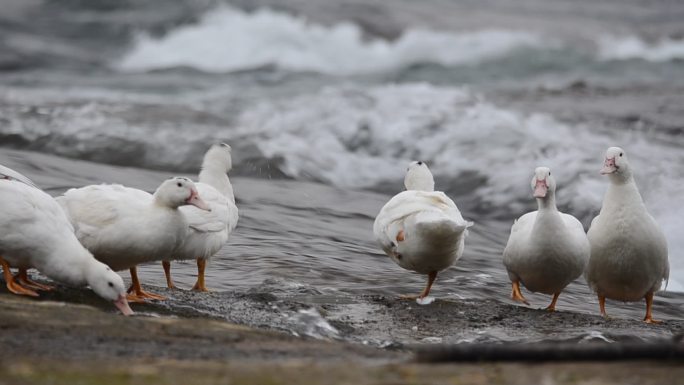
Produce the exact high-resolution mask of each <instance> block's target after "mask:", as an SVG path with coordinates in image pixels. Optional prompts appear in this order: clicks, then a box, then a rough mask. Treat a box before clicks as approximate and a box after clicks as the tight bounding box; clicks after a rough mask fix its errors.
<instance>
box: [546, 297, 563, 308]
mask: <svg viewBox="0 0 684 385" xmlns="http://www.w3.org/2000/svg"><path fill="white" fill-rule="evenodd" d="M559 296H560V293H555V294H554V295H553V299H552V300H551V304H550V305H549V306H548V307H547V308H546V310H547V311H549V312H554V311H556V301H558V297H559Z"/></svg>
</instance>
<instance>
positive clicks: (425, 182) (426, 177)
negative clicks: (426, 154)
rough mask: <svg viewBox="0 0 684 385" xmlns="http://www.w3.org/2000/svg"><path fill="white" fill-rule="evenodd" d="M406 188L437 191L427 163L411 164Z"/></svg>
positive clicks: (407, 170)
mask: <svg viewBox="0 0 684 385" xmlns="http://www.w3.org/2000/svg"><path fill="white" fill-rule="evenodd" d="M404 186H405V187H406V189H407V190H419V191H435V179H434V178H433V177H432V173H431V172H430V169H429V168H428V166H427V164H426V163H425V162H423V161H414V162H411V163H410V164H409V166H408V168H407V169H406V176H405V177H404Z"/></svg>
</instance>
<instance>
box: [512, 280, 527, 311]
mask: <svg viewBox="0 0 684 385" xmlns="http://www.w3.org/2000/svg"><path fill="white" fill-rule="evenodd" d="M511 285H512V291H511V299H512V300H513V301H517V302H522V303H524V304H525V305H528V306H529V305H530V303H529V302H527V300H526V299H525V297H523V295H522V292H520V281H513V282H512V283H511Z"/></svg>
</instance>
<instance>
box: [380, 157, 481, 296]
mask: <svg viewBox="0 0 684 385" xmlns="http://www.w3.org/2000/svg"><path fill="white" fill-rule="evenodd" d="M404 185H405V187H406V191H403V192H400V193H399V194H397V195H395V196H394V197H393V198H392V199H390V200H389V202H387V204H385V206H383V207H382V209H381V210H380V213H379V214H378V216H377V217H376V218H375V223H374V225H373V233H374V234H375V239H376V240H377V242H378V243H379V244H380V246H381V247H382V249H383V250H384V251H385V253H386V254H387V255H388V256H389V257H390V258H391V259H392V260H393V261H394V262H395V263H396V264H398V265H399V266H401V267H403V268H404V269H407V270H412V271H415V272H418V273H421V274H427V275H428V282H427V285H426V286H425V289H424V290H423V291H422V292H421V293H420V294H419V295H417V296H416V295H406V296H403V298H406V299H416V298H417V299H423V298H425V297H427V296H428V294H430V289H431V288H432V284H433V283H434V281H435V279H436V278H437V273H439V272H440V271H442V270H444V269H446V268H448V267H450V266H451V265H453V264H454V263H455V262H456V261H457V260H458V259H460V258H461V256H462V255H463V250H464V247H465V237H466V235H467V229H468V227H470V226H472V224H473V223H472V222H468V221H466V220H465V219H463V217H462V216H461V212H460V211H459V210H458V208H457V207H456V204H455V203H454V201H452V200H451V199H449V197H447V196H446V194H444V193H443V192H441V191H434V188H435V182H434V179H433V176H432V173H431V172H430V169H429V168H428V166H427V164H425V163H424V162H420V161H418V162H411V164H410V165H409V167H408V169H407V171H406V176H405V178H404Z"/></svg>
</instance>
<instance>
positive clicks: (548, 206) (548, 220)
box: [535, 191, 561, 231]
mask: <svg viewBox="0 0 684 385" xmlns="http://www.w3.org/2000/svg"><path fill="white" fill-rule="evenodd" d="M537 207H538V211H537V219H536V222H535V227H540V228H539V231H546V230H548V229H553V228H554V227H555V226H557V225H558V224H560V223H561V217H560V213H559V212H558V208H557V207H556V196H555V194H554V193H552V192H551V191H549V192H548V193H547V195H546V196H545V197H544V198H537Z"/></svg>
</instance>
